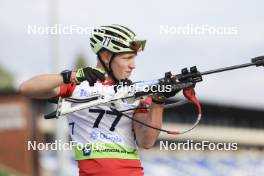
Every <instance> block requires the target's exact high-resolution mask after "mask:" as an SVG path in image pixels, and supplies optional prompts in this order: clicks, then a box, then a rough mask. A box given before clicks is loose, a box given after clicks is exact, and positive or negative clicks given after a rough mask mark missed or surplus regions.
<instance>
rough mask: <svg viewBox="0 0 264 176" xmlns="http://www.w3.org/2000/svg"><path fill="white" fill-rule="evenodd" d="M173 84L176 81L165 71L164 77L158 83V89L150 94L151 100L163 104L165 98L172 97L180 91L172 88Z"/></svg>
mask: <svg viewBox="0 0 264 176" xmlns="http://www.w3.org/2000/svg"><path fill="white" fill-rule="evenodd" d="M175 84H177V81H176V79H175V78H173V77H172V75H171V73H170V72H168V73H165V77H164V78H163V80H162V81H160V83H159V84H158V86H159V88H157V90H158V91H157V92H156V93H155V94H154V95H153V96H152V100H153V102H155V103H158V104H163V103H164V102H165V99H167V98H170V97H174V96H175V95H176V94H177V93H178V92H179V91H180V90H173V89H172V87H173V85H175Z"/></svg>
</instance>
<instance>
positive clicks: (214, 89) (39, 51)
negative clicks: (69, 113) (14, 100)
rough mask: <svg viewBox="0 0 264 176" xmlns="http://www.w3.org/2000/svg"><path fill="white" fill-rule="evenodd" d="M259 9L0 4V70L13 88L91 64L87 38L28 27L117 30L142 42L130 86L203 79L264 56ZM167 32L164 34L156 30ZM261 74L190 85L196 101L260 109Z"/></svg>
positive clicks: (237, 4)
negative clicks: (191, 71)
mask: <svg viewBox="0 0 264 176" xmlns="http://www.w3.org/2000/svg"><path fill="white" fill-rule="evenodd" d="M56 2H57V3H56ZM56 4H57V5H56ZM263 7H264V2H263V1H260V0H252V1H246V0H240V1H238V0H234V1H228V0H221V1H210V0H200V1H196V0H186V1H179V0H163V1H153V0H152V1H142V0H141V1H140V0H134V1H124V0H123V1H122V0H114V1H85V0H75V1H69V0H65V1H62V0H57V1H55V0H48V1H46V0H45V1H44V0H24V1H15V0H0V31H1V32H0V48H1V49H0V51H1V52H0V64H1V65H3V66H4V67H5V68H7V69H8V70H10V72H12V73H13V74H14V75H15V78H16V87H18V86H19V84H20V83H21V82H23V81H25V80H27V79H29V78H31V77H33V76H34V75H38V74H45V73H58V72H60V71H61V70H63V69H67V68H72V67H73V63H74V61H75V59H76V57H77V55H78V54H80V53H81V54H83V55H84V56H85V58H87V62H88V63H89V65H94V64H95V63H96V59H95V55H94V54H93V53H92V51H91V49H90V46H89V35H88V34H77V33H74V34H71V35H69V34H61V35H49V34H32V33H31V34H29V33H28V27H29V26H34V25H35V26H50V27H52V26H54V24H60V25H62V26H70V25H75V26H80V27H88V28H92V27H97V26H100V25H105V24H122V25H124V26H127V27H129V28H131V29H133V31H135V32H136V34H137V35H138V37H139V38H142V39H147V45H146V49H145V51H144V52H142V53H140V54H139V55H138V56H137V59H136V70H135V72H134V73H133V76H132V80H134V81H139V80H148V79H156V78H161V77H163V76H164V73H165V72H167V71H171V72H172V73H173V74H178V73H180V70H181V69H182V68H184V67H191V66H194V65H196V66H197V68H198V70H199V71H206V70H210V69H215V68H219V67H225V66H231V65H236V64H242V63H247V62H250V59H251V58H253V57H256V56H261V55H264V32H263V31H264V23H263V17H264V11H263ZM52 9H55V10H52ZM54 14H56V15H54ZM188 26H189V29H190V26H192V27H193V28H192V29H194V28H196V29H197V28H199V27H200V28H201V27H202V26H203V27H204V28H205V26H206V27H207V29H208V28H210V29H220V28H221V29H225V30H226V31H225V33H224V34H223V33H212V32H211V33H210V32H208V31H207V32H204V33H192V34H190V33H189V34H188V32H186V30H185V33H184V32H183V30H181V29H184V28H185V29H186V28H188ZM166 27H167V29H170V30H168V31H170V32H167V33H166V32H164V30H161V29H165V28H166ZM175 29H178V32H175ZM179 31H180V32H179ZM54 46H56V47H54ZM55 48H57V49H56V51H57V55H56V56H57V57H56V60H55V59H54V55H53V54H52V53H53V52H54V51H55ZM56 63H57V64H56ZM263 74H264V68H263V67H262V68H261V67H259V68H254V67H251V68H246V69H241V70H236V71H232V72H225V73H219V74H214V75H210V76H205V77H204V78H203V79H204V81H203V82H202V83H198V84H197V85H196V92H197V96H198V97H199V98H200V99H201V100H204V101H209V102H215V103H221V104H230V105H238V106H246V107H253V108H260V109H263V108H264V99H263V95H262V92H263V90H264V77H263Z"/></svg>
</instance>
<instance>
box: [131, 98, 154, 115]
mask: <svg viewBox="0 0 264 176" xmlns="http://www.w3.org/2000/svg"><path fill="white" fill-rule="evenodd" d="M151 103H152V99H151V98H145V99H143V100H140V103H139V107H138V108H139V109H136V110H135V111H134V114H136V113H148V112H149V109H146V108H148V107H149V106H150V105H151Z"/></svg>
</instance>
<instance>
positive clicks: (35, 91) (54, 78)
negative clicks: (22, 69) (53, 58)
mask: <svg viewBox="0 0 264 176" xmlns="http://www.w3.org/2000/svg"><path fill="white" fill-rule="evenodd" d="M61 84H63V78H62V76H61V75H60V74H44V75H38V76H35V77H33V78H31V79H29V80H27V81H25V82H23V83H22V84H21V85H20V87H19V90H20V92H21V93H22V94H23V95H25V96H27V97H29V98H38V99H49V98H52V97H55V96H57V95H59V92H60V85H61Z"/></svg>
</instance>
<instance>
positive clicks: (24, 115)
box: [0, 93, 264, 176]
mask: <svg viewBox="0 0 264 176" xmlns="http://www.w3.org/2000/svg"><path fill="white" fill-rule="evenodd" d="M173 101H175V100H173ZM168 103H171V102H168ZM202 106H203V109H204V116H203V119H202V121H201V124H200V125H199V126H198V127H197V128H196V129H195V130H193V131H191V132H189V133H187V134H185V135H182V136H170V135H167V134H162V133H161V135H160V138H159V141H157V143H156V146H155V148H153V149H150V150H141V158H142V163H143V166H144V171H145V175H146V176H156V175H157V176H158V175H159V176H160V175H166V176H174V175H177V176H178V175H179V176H214V175H217V176H222V175H223V176H224V175H232V176H250V175H252V176H260V175H263V174H264V152H263V148H264V141H263V139H264V130H263V129H264V122H263V120H262V118H263V114H264V111H263V110H259V109H248V108H245V107H231V106H227V105H222V104H213V103H206V102H204V103H202ZM50 108H51V106H50V105H49V104H47V103H45V102H42V101H36V100H29V99H26V98H24V97H21V96H20V95H19V94H17V93H16V94H9V95H6V94H4V95H3V94H2V95H1V101H0V111H1V113H0V114H1V115H0V141H1V143H0V153H1V155H0V165H1V167H0V168H5V169H2V170H4V171H5V172H7V171H9V172H11V173H13V175H40V176H55V175H59V173H60V170H61V169H63V170H64V173H67V174H66V175H69V176H72V175H77V173H78V169H77V166H76V163H75V161H74V159H73V153H71V151H67V152H68V155H67V158H68V159H67V161H66V164H67V167H64V168H60V166H59V162H58V158H57V153H56V152H55V151H27V150H26V148H27V144H26V143H27V141H28V140H37V141H38V142H41V141H43V142H47V143H48V142H54V140H55V121H56V119H54V120H44V118H43V113H45V112H47V111H50ZM194 118H195V111H194V110H193V107H192V105H191V104H187V105H184V106H182V107H177V108H172V109H168V110H166V111H165V118H164V126H163V127H164V128H167V129H179V128H180V129H182V128H188V127H189V126H190V125H191V124H192V122H193V121H194V120H195V119H194ZM64 134H65V135H66V137H67V136H68V135H67V131H64ZM187 140H193V141H194V142H200V141H203V140H206V141H210V142H214V143H217V142H235V143H238V150H237V151H209V150H205V151H194V150H193V151H184V150H168V151H165V150H160V144H159V142H160V141H169V142H174V143H177V142H185V141H187ZM3 141H4V142H3ZM10 146H11V147H10ZM0 170H1V169H0ZM4 171H1V172H2V173H1V172H0V175H1V174H2V175H12V174H7V173H4ZM2 175H1V176H2Z"/></svg>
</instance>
